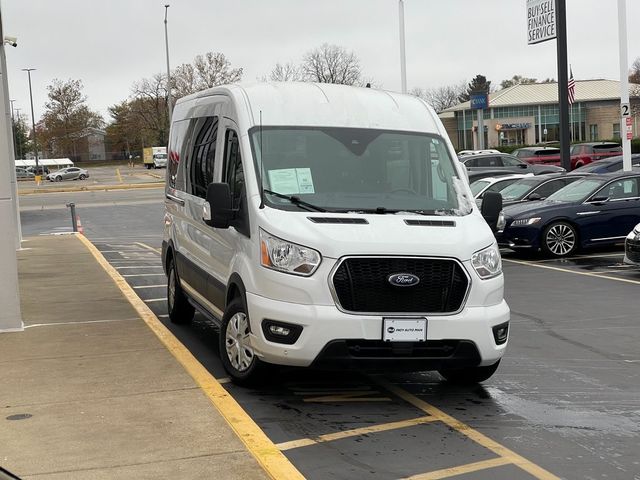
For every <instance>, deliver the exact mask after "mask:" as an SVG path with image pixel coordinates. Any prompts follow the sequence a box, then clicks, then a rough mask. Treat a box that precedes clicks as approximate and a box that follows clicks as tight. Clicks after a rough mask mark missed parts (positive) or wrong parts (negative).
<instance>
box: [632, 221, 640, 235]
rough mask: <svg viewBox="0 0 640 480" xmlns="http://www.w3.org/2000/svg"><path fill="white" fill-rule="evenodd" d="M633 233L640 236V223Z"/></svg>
mask: <svg viewBox="0 0 640 480" xmlns="http://www.w3.org/2000/svg"><path fill="white" fill-rule="evenodd" d="M633 233H634V234H636V235H640V223H639V224H638V225H636V226H635V227H634V229H633Z"/></svg>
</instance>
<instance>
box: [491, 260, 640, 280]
mask: <svg viewBox="0 0 640 480" xmlns="http://www.w3.org/2000/svg"><path fill="white" fill-rule="evenodd" d="M502 261H503V262H510V263H516V264H518V265H526V266H528V267H536V268H546V269H547V270H555V271H557V272H565V273H573V274H574V275H584V276H585V277H595V278H606V279H607V280H614V281H616V282H624V283H633V284H635V285H640V281H639V280H631V279H629V278H617V277H610V276H609V275H600V274H597V273H592V272H576V271H575V270H570V269H568V268H560V267H552V266H550V265H540V264H539V263H532V262H526V261H524V260H509V259H506V258H503V259H502Z"/></svg>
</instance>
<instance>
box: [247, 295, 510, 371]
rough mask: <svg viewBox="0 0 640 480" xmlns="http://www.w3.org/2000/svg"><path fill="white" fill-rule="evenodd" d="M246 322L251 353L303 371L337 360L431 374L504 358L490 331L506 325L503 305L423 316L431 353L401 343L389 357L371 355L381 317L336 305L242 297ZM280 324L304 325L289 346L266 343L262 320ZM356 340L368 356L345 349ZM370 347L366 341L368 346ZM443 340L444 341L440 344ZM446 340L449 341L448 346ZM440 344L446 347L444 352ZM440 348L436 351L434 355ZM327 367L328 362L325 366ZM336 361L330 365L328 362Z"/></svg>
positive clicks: (506, 310) (378, 337) (379, 332)
mask: <svg viewBox="0 0 640 480" xmlns="http://www.w3.org/2000/svg"><path fill="white" fill-rule="evenodd" d="M247 307H248V310H249V318H250V321H251V342H252V346H253V348H254V350H255V353H256V354H257V355H258V356H259V357H260V358H261V359H262V360H264V361H266V362H268V363H275V364H280V365H290V366H300V367H306V366H310V365H312V364H314V365H318V366H322V365H325V364H326V363H327V361H330V360H332V359H333V360H335V359H336V358H337V359H339V361H340V362H343V366H344V365H345V364H357V365H358V366H359V367H366V364H375V365H373V366H374V368H381V367H382V368H385V369H386V367H391V368H394V369H395V368H398V367H400V368H403V367H406V368H407V369H411V370H432V369H438V368H446V367H453V368H455V367H458V368H460V367H462V366H471V365H473V366H475V365H483V366H484V365H492V364H494V363H495V362H497V361H498V360H499V359H500V358H501V357H502V355H503V354H504V351H505V348H506V346H507V343H508V341H507V342H505V343H503V344H502V345H497V344H496V342H495V340H494V336H493V331H492V327H493V326H496V325H499V324H503V323H505V322H508V321H509V318H510V312H509V307H508V306H507V304H506V302H505V301H504V300H502V301H501V302H500V303H498V304H496V305H492V306H488V307H465V308H464V309H463V310H462V311H461V312H460V313H458V314H456V315H448V316H429V317H427V344H429V342H435V343H431V344H429V345H427V347H433V349H431V351H429V352H426V353H425V351H424V350H422V351H419V349H416V350H415V351H408V349H407V348H408V347H409V345H403V346H404V347H407V348H405V349H404V350H403V349H402V348H401V345H400V344H396V345H395V346H396V347H398V348H397V349H396V351H395V352H391V353H392V354H391V355H389V354H385V353H384V351H387V353H388V351H389V349H388V348H387V349H386V350H384V348H383V349H382V351H379V352H373V351H374V350H376V347H377V346H380V347H388V346H387V345H386V344H383V345H377V344H376V343H375V342H378V343H381V340H382V316H375V315H353V314H347V313H343V312H341V311H339V310H338V309H337V308H336V306H335V305H304V304H296V303H289V302H282V301H279V300H273V299H269V298H265V297H262V296H259V295H255V294H251V293H247ZM265 319H267V320H272V321H276V322H285V323H289V324H294V325H300V326H302V327H303V330H302V333H301V335H300V337H299V338H298V340H297V341H296V342H295V343H294V344H293V345H284V344H280V343H275V342H271V341H268V340H267V339H266V338H265V336H264V334H263V331H262V328H261V324H262V321H263V320H265ZM349 341H356V342H355V343H353V342H351V346H354V345H356V344H357V342H358V341H361V343H362V345H363V346H364V347H374V348H373V350H371V351H372V352H373V353H372V355H373V356H371V355H368V354H367V355H364V356H362V355H360V356H359V355H354V354H353V351H352V352H351V353H349V348H347V346H348V343H349ZM372 341H373V342H374V343H371V342H372ZM443 342H444V343H443ZM447 342H448V343H447ZM443 346H446V348H444V350H443V349H442V348H443ZM438 349H440V350H441V352H439V351H438ZM329 363H332V362H329ZM333 363H335V362H333Z"/></svg>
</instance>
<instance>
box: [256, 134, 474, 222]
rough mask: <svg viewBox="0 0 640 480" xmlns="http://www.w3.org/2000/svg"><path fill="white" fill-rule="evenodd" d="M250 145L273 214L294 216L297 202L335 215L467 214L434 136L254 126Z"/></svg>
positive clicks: (457, 182)
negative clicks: (290, 212)
mask: <svg viewBox="0 0 640 480" xmlns="http://www.w3.org/2000/svg"><path fill="white" fill-rule="evenodd" d="M261 130H262V131H261ZM250 139H251V146H252V152H253V156H254V162H255V165H256V171H257V172H263V173H259V176H260V177H262V176H264V181H263V188H264V190H265V203H266V204H267V205H269V206H270V207H273V208H278V209H282V210H297V209H300V206H301V205H302V204H301V202H300V200H302V201H304V202H306V203H307V204H312V205H313V206H314V207H315V208H321V209H324V210H326V211H338V212H340V211H344V212H374V213H398V212H415V213H419V214H441V215H466V214H468V213H469V212H470V211H471V209H472V203H471V200H469V199H468V198H466V196H464V187H463V183H462V181H461V180H460V178H459V177H458V176H457V173H456V170H455V167H454V163H453V162H454V160H453V159H452V157H451V155H450V154H449V151H448V149H447V146H446V143H445V141H444V140H443V139H442V138H441V137H440V136H438V135H430V134H424V133H410V132H398V131H386V130H372V129H359V128H325V127H305V128H300V127H263V128H262V129H259V128H257V127H256V128H254V129H252V130H251V131H250ZM456 161H457V160H456ZM261 163H262V165H261ZM267 190H268V191H269V192H273V193H269V192H266V191H267ZM276 194H277V195H276ZM283 196H284V197H283ZM287 196H288V197H289V198H287ZM292 198H293V201H292Z"/></svg>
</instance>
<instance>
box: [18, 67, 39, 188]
mask: <svg viewBox="0 0 640 480" xmlns="http://www.w3.org/2000/svg"><path fill="white" fill-rule="evenodd" d="M34 70H35V68H23V69H22V71H23V72H27V75H28V76H29V100H30V101H31V126H32V128H33V154H34V155H35V158H36V183H38V185H39V184H40V182H39V178H40V174H39V172H40V168H39V163H38V140H37V139H36V117H35V116H34V114H33V91H32V90H31V72H32V71H34ZM42 173H44V167H43V168H42Z"/></svg>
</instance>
